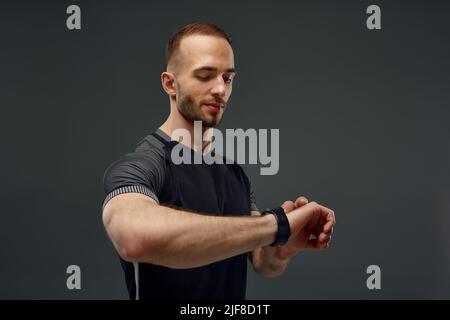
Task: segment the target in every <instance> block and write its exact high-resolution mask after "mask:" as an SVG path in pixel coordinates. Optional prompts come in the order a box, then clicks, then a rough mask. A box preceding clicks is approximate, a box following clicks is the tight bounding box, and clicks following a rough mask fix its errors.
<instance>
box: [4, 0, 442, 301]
mask: <svg viewBox="0 0 450 320" xmlns="http://www.w3.org/2000/svg"><path fill="white" fill-rule="evenodd" d="M71 4H76V5H78V6H80V8H81V30H72V31H71V30H68V29H67V27H66V19H67V17H68V14H66V8H67V7H68V6H69V5H71ZM371 4H376V5H378V6H379V7H380V8H381V26H382V29H381V30H368V29H367V27H366V19H367V18H368V14H366V8H367V7H368V6H369V5H371ZM449 12H450V5H449V3H448V2H445V1H323V0H321V1H313V0H311V1H178V0H173V1H167V2H166V1H73V2H72V1H2V3H1V4H0V35H1V36H0V37H1V38H0V40H1V44H0V46H1V50H0V63H1V68H0V88H1V89H0V92H1V95H0V99H1V100H0V105H1V117H0V119H1V129H2V130H1V132H2V134H1V140H2V156H1V172H2V179H1V182H2V183H1V192H0V194H1V223H0V226H1V232H0V245H1V247H0V259H1V260H0V261H1V263H0V298H3V299H16V298H32V299H47V298H51V299H54V298H56V299H80V298H83V299H102V298H106V299H110V298H111V299H127V298H128V295H127V292H126V287H125V281H124V278H123V273H122V270H121V268H120V265H119V261H118V258H117V256H116V255H115V252H114V249H113V246H112V244H111V243H110V241H109V240H108V238H107V236H106V233H105V231H104V229H103V225H102V222H101V203H102V201H103V196H104V195H103V190H102V177H103V172H104V170H105V168H106V167H107V166H108V165H109V164H110V163H111V162H112V161H114V160H115V159H117V158H118V157H119V156H121V155H122V154H124V153H126V152H129V151H131V150H133V148H134V146H135V144H136V143H137V142H138V141H139V140H140V139H141V138H142V137H144V136H145V135H147V134H149V133H150V132H152V131H153V130H154V129H156V128H157V127H158V126H159V125H160V124H161V123H162V122H163V121H164V120H165V119H166V117H167V115H168V112H169V104H168V98H167V96H166V94H165V93H164V91H163V90H162V88H161V84H160V74H161V72H162V71H163V70H164V47H165V44H166V42H167V40H168V38H169V37H170V35H171V34H172V33H173V32H174V31H176V30H177V29H178V28H179V27H181V26H183V25H185V24H187V23H190V22H193V21H208V22H214V23H217V24H219V25H220V26H222V27H223V28H224V29H225V30H226V31H227V32H228V33H230V34H231V36H232V38H233V41H234V46H233V47H234V53H235V62H236V68H237V70H238V76H237V78H236V82H235V83H234V87H233V95H232V97H231V100H230V104H229V108H228V109H227V112H226V113H225V117H224V120H223V122H222V125H221V128H244V129H248V128H257V129H258V128H267V129H270V128H279V129H280V170H279V172H278V174H277V175H274V176H261V175H259V168H260V166H259V165H247V166H245V169H246V171H247V173H248V175H249V177H250V179H251V181H252V184H253V188H254V190H255V194H256V200H257V203H258V205H259V207H260V208H265V207H273V206H276V205H279V204H280V203H281V202H282V201H284V200H287V199H294V198H295V197H297V196H299V195H305V196H307V197H308V198H309V199H310V200H315V201H317V202H319V203H322V204H324V205H326V206H328V207H330V208H332V209H334V210H335V213H336V217H337V224H336V228H335V233H334V236H333V241H332V245H331V248H330V249H329V250H328V251H326V252H305V253H302V254H300V255H298V256H297V257H295V258H294V259H293V260H292V261H291V263H290V265H289V267H288V270H287V271H286V273H285V274H284V275H283V276H282V277H280V278H274V279H265V278H262V277H260V276H259V275H257V274H255V273H254V272H253V271H252V270H251V268H250V267H249V276H248V288H247V297H248V298H249V299H315V298H324V299H347V298H357V299H382V298H385V299H403V298H412V299H416V298H425V299H443V298H447V299H448V298H450V243H449V242H450V240H449V237H448V235H447V233H448V230H449V228H450V216H449V214H450V169H449V164H450V140H449V138H450V125H449V123H450V90H449V84H450V59H449V57H450V41H449V36H450V22H449V19H448V16H449ZM72 264H75V265H78V266H80V268H81V290H68V289H67V287H66V279H67V277H68V276H69V275H68V274H67V273H66V268H67V266H69V265H72ZM370 265H378V266H379V267H380V268H381V289H380V290H369V289H368V288H367V286H366V280H367V278H368V276H369V275H368V274H367V273H366V269H367V267H368V266H370Z"/></svg>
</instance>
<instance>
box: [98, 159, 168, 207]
mask: <svg viewBox="0 0 450 320" xmlns="http://www.w3.org/2000/svg"><path fill="white" fill-rule="evenodd" d="M164 167H165V162H164V159H163V158H162V157H161V156H160V155H159V154H158V153H156V152H155V153H152V152H146V153H143V152H135V153H129V154H127V155H125V156H123V157H122V158H120V159H119V160H117V161H115V162H114V163H112V164H111V165H110V166H109V167H108V168H107V169H106V170H105V173H104V175H103V189H104V192H105V195H106V197H105V200H104V201H103V206H102V207H104V206H105V205H106V203H107V202H108V201H109V200H111V199H112V198H113V197H115V196H117V195H119V194H123V193H129V192H137V193H141V194H144V195H146V196H149V197H150V198H152V199H154V200H155V201H156V202H158V203H159V200H158V195H159V194H160V192H161V189H162V187H163V184H164V171H165V168H164Z"/></svg>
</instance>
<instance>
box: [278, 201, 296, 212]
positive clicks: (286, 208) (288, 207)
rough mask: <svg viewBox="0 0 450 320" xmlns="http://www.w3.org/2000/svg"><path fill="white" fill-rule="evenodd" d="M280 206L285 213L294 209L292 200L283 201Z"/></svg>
mask: <svg viewBox="0 0 450 320" xmlns="http://www.w3.org/2000/svg"><path fill="white" fill-rule="evenodd" d="M281 207H282V208H283V209H284V212H285V213H288V212H290V211H292V210H294V209H295V204H294V202H292V201H285V202H283V204H282V205H281Z"/></svg>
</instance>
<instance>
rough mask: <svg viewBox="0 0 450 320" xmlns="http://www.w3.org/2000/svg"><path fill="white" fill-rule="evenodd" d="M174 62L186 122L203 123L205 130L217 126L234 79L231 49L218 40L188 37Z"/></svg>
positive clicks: (180, 106)
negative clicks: (197, 121)
mask: <svg viewBox="0 0 450 320" xmlns="http://www.w3.org/2000/svg"><path fill="white" fill-rule="evenodd" d="M175 61H176V72H175V79H176V103H177V108H178V110H179V111H180V113H181V114H182V115H183V116H184V118H186V119H187V120H190V121H196V120H201V121H202V125H203V126H204V127H216V126H218V125H219V123H220V120H221V119H222V116H223V113H224V110H225V107H226V103H227V101H228V99H229V98H230V95H231V91H232V81H233V78H234V76H235V72H234V56H233V50H232V48H231V46H230V45H229V43H228V42H227V41H226V40H225V39H222V38H219V37H214V36H205V35H193V36H188V37H186V38H184V39H183V40H182V41H181V43H180V47H179V51H178V53H177V56H176V57H175Z"/></svg>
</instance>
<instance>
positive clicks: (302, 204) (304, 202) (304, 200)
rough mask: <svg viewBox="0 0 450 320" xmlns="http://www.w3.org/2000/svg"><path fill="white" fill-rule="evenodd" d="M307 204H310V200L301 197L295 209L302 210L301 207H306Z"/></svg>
mask: <svg viewBox="0 0 450 320" xmlns="http://www.w3.org/2000/svg"><path fill="white" fill-rule="evenodd" d="M307 203H308V199H307V198H306V197H304V196H301V197H298V198H297V199H296V200H295V207H296V208H300V207H301V206H304V205H305V204H307Z"/></svg>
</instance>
